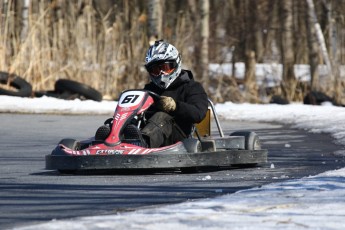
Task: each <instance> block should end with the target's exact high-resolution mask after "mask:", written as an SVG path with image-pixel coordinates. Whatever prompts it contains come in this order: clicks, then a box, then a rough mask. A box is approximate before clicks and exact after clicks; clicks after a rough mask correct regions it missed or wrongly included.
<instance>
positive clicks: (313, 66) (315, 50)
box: [305, 11, 319, 90]
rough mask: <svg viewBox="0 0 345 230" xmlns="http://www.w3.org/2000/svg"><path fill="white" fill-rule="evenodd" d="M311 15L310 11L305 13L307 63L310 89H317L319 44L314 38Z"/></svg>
mask: <svg viewBox="0 0 345 230" xmlns="http://www.w3.org/2000/svg"><path fill="white" fill-rule="evenodd" d="M312 17H313V15H311V14H310V11H308V12H307V14H306V17H305V19H306V24H307V28H308V29H307V39H308V48H309V65H310V76H311V79H310V80H311V81H310V86H311V90H319V72H318V66H319V46H318V42H317V39H316V32H315V27H314V24H313V19H312Z"/></svg>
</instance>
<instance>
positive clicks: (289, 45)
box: [279, 0, 296, 101]
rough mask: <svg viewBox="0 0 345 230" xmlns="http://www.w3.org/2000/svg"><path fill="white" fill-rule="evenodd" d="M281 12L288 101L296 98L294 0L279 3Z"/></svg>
mask: <svg viewBox="0 0 345 230" xmlns="http://www.w3.org/2000/svg"><path fill="white" fill-rule="evenodd" d="M279 4H280V10H281V14H280V16H281V28H282V31H281V55H282V64H283V82H282V90H283V92H284V96H285V98H286V99H288V100H289V101H291V100H292V99H293V98H294V93H295V87H296V79H295V72H294V64H295V60H294V50H293V47H294V46H293V15H292V0H285V1H279Z"/></svg>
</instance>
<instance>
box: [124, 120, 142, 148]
mask: <svg viewBox="0 0 345 230" xmlns="http://www.w3.org/2000/svg"><path fill="white" fill-rule="evenodd" d="M123 137H124V138H123V140H122V142H124V143H130V144H133V145H137V146H140V147H144V148H147V147H148V145H147V143H146V141H145V139H144V138H143V135H142V134H141V131H140V130H139V128H138V127H137V126H135V125H133V124H129V125H127V126H126V128H125V129H124V131H123Z"/></svg>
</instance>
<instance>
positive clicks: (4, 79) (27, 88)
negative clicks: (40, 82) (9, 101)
mask: <svg viewBox="0 0 345 230" xmlns="http://www.w3.org/2000/svg"><path fill="white" fill-rule="evenodd" d="M8 81H9V84H10V86H11V87H13V88H15V89H17V90H7V89H3V88H1V87H0V95H8V96H17V97H30V96H31V94H32V86H31V84H30V83H29V82H27V81H25V80H24V79H23V78H21V77H19V76H17V75H11V74H9V73H6V72H0V83H1V84H7V83H8Z"/></svg>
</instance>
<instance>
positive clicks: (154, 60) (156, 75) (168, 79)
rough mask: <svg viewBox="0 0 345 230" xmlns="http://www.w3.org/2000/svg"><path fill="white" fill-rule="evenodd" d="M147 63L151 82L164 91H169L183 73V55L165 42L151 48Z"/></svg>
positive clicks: (158, 42) (155, 44) (156, 43)
mask: <svg viewBox="0 0 345 230" xmlns="http://www.w3.org/2000/svg"><path fill="white" fill-rule="evenodd" d="M145 63H146V64H145V68H146V70H147V72H148V73H149V75H150V78H151V81H152V82H153V83H155V84H156V85H157V86H158V87H160V88H162V89H167V88H168V87H169V86H170V85H171V83H173V82H174V81H175V80H176V78H177V77H178V76H179V75H180V73H181V63H182V61H181V55H180V54H179V52H178V50H177V49H176V48H175V46H173V45H171V44H169V43H167V42H164V41H163V40H159V41H155V43H154V44H153V45H152V46H150V48H149V50H148V51H147V53H146V57H145Z"/></svg>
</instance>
